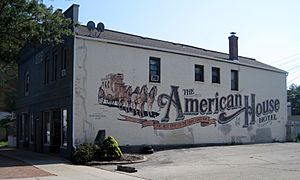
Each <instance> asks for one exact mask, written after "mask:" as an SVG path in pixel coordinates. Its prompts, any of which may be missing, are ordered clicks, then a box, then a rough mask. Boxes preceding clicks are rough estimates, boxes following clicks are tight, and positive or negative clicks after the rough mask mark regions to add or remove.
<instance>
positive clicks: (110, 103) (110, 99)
mask: <svg viewBox="0 0 300 180" xmlns="http://www.w3.org/2000/svg"><path fill="white" fill-rule="evenodd" d="M107 102H108V104H109V105H113V104H114V101H113V97H112V95H111V94H108V95H107Z"/></svg>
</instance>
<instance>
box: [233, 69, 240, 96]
mask: <svg viewBox="0 0 300 180" xmlns="http://www.w3.org/2000/svg"><path fill="white" fill-rule="evenodd" d="M231 90H234V91H238V90H239V73H238V71H237V70H231Z"/></svg>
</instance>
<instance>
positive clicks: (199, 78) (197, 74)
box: [195, 65, 204, 82]
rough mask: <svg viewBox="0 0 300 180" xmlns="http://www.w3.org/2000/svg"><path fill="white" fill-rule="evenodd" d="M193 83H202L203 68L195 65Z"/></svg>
mask: <svg viewBox="0 0 300 180" xmlns="http://www.w3.org/2000/svg"><path fill="white" fill-rule="evenodd" d="M195 81H201V82H204V66H202V65H195Z"/></svg>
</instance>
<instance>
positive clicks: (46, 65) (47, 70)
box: [44, 57, 50, 84]
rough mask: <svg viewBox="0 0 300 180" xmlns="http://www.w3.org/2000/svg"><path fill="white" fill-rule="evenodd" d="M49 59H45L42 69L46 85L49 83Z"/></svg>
mask: <svg viewBox="0 0 300 180" xmlns="http://www.w3.org/2000/svg"><path fill="white" fill-rule="evenodd" d="M49 73H50V70H49V58H48V57H46V58H45V69H44V83H45V84H48V83H49Z"/></svg>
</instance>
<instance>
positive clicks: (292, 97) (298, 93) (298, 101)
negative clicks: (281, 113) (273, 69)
mask: <svg viewBox="0 0 300 180" xmlns="http://www.w3.org/2000/svg"><path fill="white" fill-rule="evenodd" d="M287 100H288V102H291V107H292V115H300V86H297V85H296V84H292V85H291V86H290V87H289V89H288V91H287Z"/></svg>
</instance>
